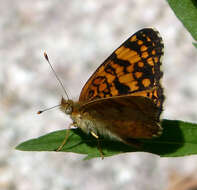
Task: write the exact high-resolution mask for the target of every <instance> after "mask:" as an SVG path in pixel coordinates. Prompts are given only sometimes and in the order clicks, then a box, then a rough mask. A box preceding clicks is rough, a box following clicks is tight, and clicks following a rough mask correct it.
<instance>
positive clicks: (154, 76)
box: [79, 28, 164, 110]
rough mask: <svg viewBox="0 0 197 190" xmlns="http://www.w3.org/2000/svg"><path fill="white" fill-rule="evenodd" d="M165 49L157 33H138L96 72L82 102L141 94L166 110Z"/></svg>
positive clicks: (148, 29) (86, 87)
mask: <svg viewBox="0 0 197 190" xmlns="http://www.w3.org/2000/svg"><path fill="white" fill-rule="evenodd" d="M163 47H164V46H163V43H162V39H161V37H160V35H159V33H158V32H157V31H155V30H153V29H151V28H145V29H142V30H140V31H138V32H136V33H135V34H134V35H132V36H131V37H130V38H129V39H127V40H126V41H125V42H124V43H123V44H122V45H121V46H120V47H119V48H118V49H116V50H115V51H114V52H113V53H112V55H111V56H110V57H109V58H108V59H106V60H105V61H104V63H103V64H102V65H101V66H100V67H99V68H98V69H97V70H96V71H95V72H94V74H93V75H92V76H91V77H90V79H89V80H88V81H87V83H86V84H85V86H84V87H83V89H82V91H81V94H80V98H79V101H81V102H90V101H93V100H96V99H100V98H108V97H113V96H123V95H131V96H132V95H134V94H136V93H137V94H138V95H139V96H144V97H147V98H149V99H151V100H152V101H153V102H154V103H155V104H156V105H157V106H158V108H159V109H160V110H162V103H163V99H164V97H163V90H162V88H161V85H160V83H159V80H160V78H161V77H162V72H161V71H160V65H161V60H160V59H161V56H162V55H163Z"/></svg>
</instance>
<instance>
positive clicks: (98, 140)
mask: <svg viewBox="0 0 197 190" xmlns="http://www.w3.org/2000/svg"><path fill="white" fill-rule="evenodd" d="M90 133H91V135H92V136H93V137H95V138H96V139H97V142H98V144H97V148H98V151H99V153H100V156H101V159H102V160H103V159H104V155H103V152H102V148H101V144H100V139H99V136H98V135H97V134H96V133H94V132H93V131H91V132H90Z"/></svg>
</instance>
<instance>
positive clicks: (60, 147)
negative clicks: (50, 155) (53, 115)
mask: <svg viewBox="0 0 197 190" xmlns="http://www.w3.org/2000/svg"><path fill="white" fill-rule="evenodd" d="M72 125H74V123H71V124H70V125H69V126H68V129H67V130H66V135H65V138H64V140H63V141H62V143H61V145H60V146H59V147H58V149H57V150H56V151H57V152H59V151H60V150H62V148H63V146H64V145H65V144H66V142H67V140H68V137H69V132H70V128H71V126H72Z"/></svg>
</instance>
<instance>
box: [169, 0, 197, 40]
mask: <svg viewBox="0 0 197 190" xmlns="http://www.w3.org/2000/svg"><path fill="white" fill-rule="evenodd" d="M168 3H169V5H170V7H171V8H172V9H173V11H174V13H175V14H176V16H177V17H178V18H179V19H180V20H181V22H182V23H183V25H184V26H185V27H186V28H187V30H188V31H189V32H190V33H191V35H192V36H193V38H194V39H195V40H196V41H197V1H196V0H168Z"/></svg>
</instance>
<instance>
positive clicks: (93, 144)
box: [16, 120, 197, 159]
mask: <svg viewBox="0 0 197 190" xmlns="http://www.w3.org/2000/svg"><path fill="white" fill-rule="evenodd" d="M162 126H163V128H164V131H163V134H162V136H160V137H159V138H154V139H151V140H142V139H141V140H139V142H138V143H139V144H138V145H139V146H138V147H136V146H134V147H131V146H128V145H125V144H123V143H121V142H118V141H112V140H110V139H107V138H105V139H101V140H100V141H99V142H100V146H101V148H102V152H103V154H104V156H105V157H107V156H113V155H117V154H121V153H125V152H139V151H142V152H149V153H153V154H157V155H159V156H162V157H176V156H185V155H191V154H197V124H192V123H187V122H183V121H176V120H175V121H172V120H163V121H162ZM66 131H67V130H61V131H55V132H52V133H49V134H46V135H44V136H41V137H39V138H36V139H31V140H28V141H26V142H23V143H21V144H19V145H18V146H17V147H16V149H18V150H22V151H56V150H57V148H58V147H59V146H60V145H61V144H62V142H63V140H64V138H65V135H66ZM60 151H61V152H74V153H79V154H85V155H86V158H85V159H90V158H94V157H100V152H99V151H98V141H97V139H95V138H94V137H92V136H91V135H86V134H85V133H83V132H82V131H81V130H80V129H79V128H77V129H71V130H69V137H68V140H67V142H66V144H65V145H64V147H63V148H62V149H61V150H60Z"/></svg>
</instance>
